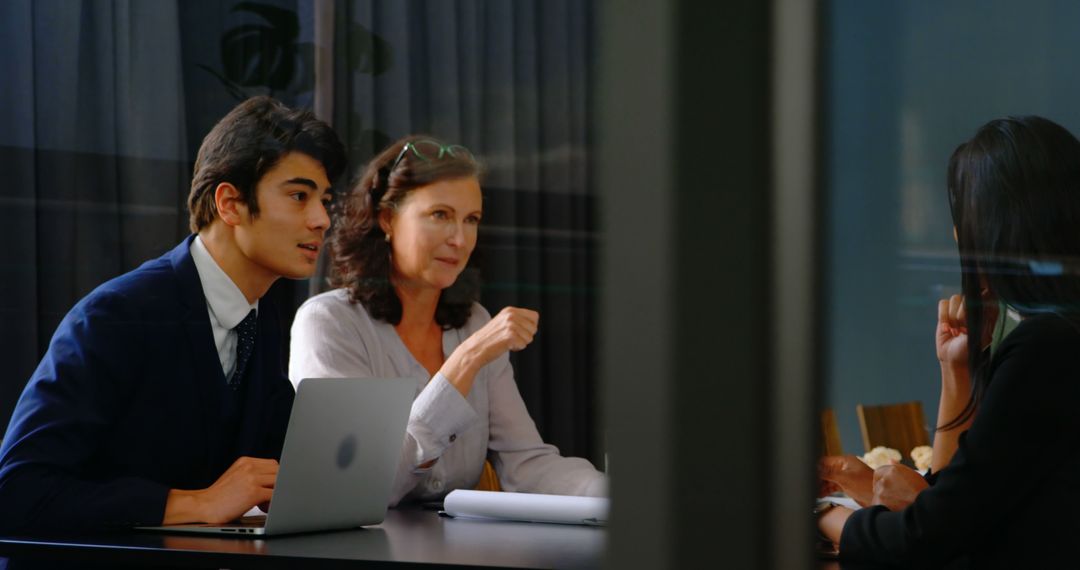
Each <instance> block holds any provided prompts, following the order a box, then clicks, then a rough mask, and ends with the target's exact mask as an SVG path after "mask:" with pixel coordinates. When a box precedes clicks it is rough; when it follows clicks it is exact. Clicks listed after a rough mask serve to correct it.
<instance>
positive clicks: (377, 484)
mask: <svg viewBox="0 0 1080 570" xmlns="http://www.w3.org/2000/svg"><path fill="white" fill-rule="evenodd" d="M415 395H416V383H415V382H413V381H410V380H407V379H402V378H392V379H386V378H307V379H304V380H301V381H300V386H299V388H298V390H297V392H296V400H295V401H294V403H293V408H292V414H291V415H290V417H289V427H288V431H287V432H286V434H285V445H284V447H283V448H282V450H281V465H280V466H279V467H278V475H277V482H276V483H275V485H274V494H273V498H272V499H271V501H270V504H271V506H270V512H269V513H268V514H267V515H266V516H265V517H261V516H260V517H244V519H241V520H240V521H236V522H233V523H228V524H224V525H215V524H182V525H167V526H155V527H140V528H142V529H146V530H160V531H168V532H195V533H203V534H206V533H210V534H222V535H231V536H268V535H275V534H287V533H295V532H308V531H316V530H333V529H343V528H354V527H358V526H363V525H371V524H378V523H380V522H382V520H383V517H385V516H386V508H387V504H388V503H389V500H390V492H391V488H392V486H393V483H394V474H395V472H396V471H397V465H398V460H399V459H400V457H401V448H402V443H403V442H404V441H405V426H406V424H407V423H408V420H409V410H410V409H411V408H412V401H413V397H414V396H415Z"/></svg>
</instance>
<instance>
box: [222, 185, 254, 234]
mask: <svg viewBox="0 0 1080 570" xmlns="http://www.w3.org/2000/svg"><path fill="white" fill-rule="evenodd" d="M214 206H215V207H216V208H217V213H218V217H220V218H221V221H223V222H225V224H226V225H229V226H238V225H240V224H242V223H243V222H245V221H246V220H247V219H248V217H249V215H248V214H249V212H248V207H247V202H245V201H244V197H243V196H241V195H240V190H239V189H237V188H236V186H233V185H232V184H229V183H228V182H222V183H221V184H218V185H217V188H214Z"/></svg>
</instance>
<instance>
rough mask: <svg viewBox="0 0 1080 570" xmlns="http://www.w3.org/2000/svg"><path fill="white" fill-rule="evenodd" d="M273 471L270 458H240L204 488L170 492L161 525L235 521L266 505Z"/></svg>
mask: <svg viewBox="0 0 1080 570" xmlns="http://www.w3.org/2000/svg"><path fill="white" fill-rule="evenodd" d="M277 472H278V462H277V461H275V460H273V459H258V458H255V457H241V458H240V459H237V460H236V462H235V463H233V464H232V466H231V467H229V469H228V470H226V471H225V473H223V474H222V475H221V477H218V480H217V481H214V484H213V485H210V486H209V487H207V488H206V489H202V490H198V491H183V490H180V489H172V490H170V491H169V497H168V499H167V500H166V502H165V519H164V521H162V524H182V523H191V522H207V523H215V524H220V523H227V522H229V521H231V520H235V519H236V518H238V517H240V516H241V515H243V514H244V513H246V512H247V511H248V510H250V509H251V507H253V506H255V505H261V504H264V503H265V504H267V505H268V504H269V501H270V497H271V495H273V493H274V482H275V481H276V480H277Z"/></svg>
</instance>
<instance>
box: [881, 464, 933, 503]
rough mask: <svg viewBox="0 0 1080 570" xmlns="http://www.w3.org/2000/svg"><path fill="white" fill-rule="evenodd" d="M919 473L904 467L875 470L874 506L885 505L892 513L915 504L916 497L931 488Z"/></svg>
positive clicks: (889, 466) (885, 467)
mask: <svg viewBox="0 0 1080 570" xmlns="http://www.w3.org/2000/svg"><path fill="white" fill-rule="evenodd" d="M929 486H930V485H929V483H927V482H926V479H923V476H922V475H919V472H918V471H915V470H914V469H911V468H910V467H906V466H904V465H885V466H883V467H878V468H877V469H875V470H874V497H873V499H872V501H871V504H873V505H885V508H887V509H889V510H890V511H901V510H904V509H905V508H907V506H908V505H910V504H911V503H913V502H915V497H916V496H918V494H919V493H921V492H922V490H923V489H925V488H927V487H929Z"/></svg>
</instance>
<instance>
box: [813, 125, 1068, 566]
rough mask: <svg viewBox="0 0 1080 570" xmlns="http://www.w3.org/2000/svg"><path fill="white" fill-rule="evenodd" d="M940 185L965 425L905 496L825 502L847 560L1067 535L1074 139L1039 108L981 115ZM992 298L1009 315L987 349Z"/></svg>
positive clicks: (947, 560)
mask: <svg viewBox="0 0 1080 570" xmlns="http://www.w3.org/2000/svg"><path fill="white" fill-rule="evenodd" d="M948 190H949V192H948V193H949V204H950V207H951V210H952V217H953V223H954V225H955V228H956V234H957V236H956V237H957V244H958V247H959V252H960V259H961V268H962V272H963V274H962V288H963V292H964V299H965V301H964V302H965V305H966V321H967V332H968V334H967V338H968V358H969V365H968V370H970V371H971V386H972V391H971V397H970V399H969V401H968V402H967V406H966V407H965V408H964V409H963V411H962V412H961V414H960V415H959V416H958V417H956V418H955V420H954V421H953V422H951V423H952V424H954V425H962V424H964V423H966V422H968V421H969V420H970V421H971V427H970V429H968V430H967V431H966V432H965V433H963V434H962V435H961V436H960V438H959V444H958V448H957V450H956V453H955V454H954V455H953V457H952V460H951V461H950V462H949V464H948V465H947V466H946V467H945V469H943V470H942V471H941V472H940V473H938V474H937V479H936V482H935V484H934V485H933V486H932V487H930V488H928V489H925V490H924V491H922V492H921V493H919V494H918V496H917V497H916V498H915V500H914V502H913V503H912V504H911V505H909V506H908V507H906V508H904V509H903V510H901V511H897V512H892V511H889V510H887V509H886V508H885V507H883V506H873V507H868V508H865V509H862V510H859V511H851V510H848V509H844V508H834V509H831V510H830V511H827V512H826V513H825V514H824V515H822V516H821V518H820V519H819V528H820V530H821V531H822V532H823V533H824V534H825V535H826V536H828V537H829V538H830V539H832V540H833V541H835V542H838V543H839V546H840V556H841V558H842V559H843V560H845V561H851V562H872V563H882V564H888V565H899V566H903V567H911V568H936V567H942V566H945V565H949V567H956V566H960V567H965V566H966V567H970V568H1041V567H1047V566H1048V565H1056V564H1059V563H1060V562H1061V561H1064V560H1069V559H1074V558H1075V555H1074V548H1073V544H1074V543H1075V542H1076V541H1077V539H1078V538H1080V518H1077V516H1076V513H1077V512H1080V454H1077V453H1076V450H1077V449H1080V419H1077V417H1076V410H1077V408H1078V406H1080V142H1078V141H1077V140H1076V138H1075V137H1073V136H1072V135H1071V134H1070V133H1069V132H1068V131H1066V130H1065V129H1063V128H1062V127H1060V126H1058V125H1056V124H1054V123H1052V122H1051V121H1048V120H1046V119H1042V118H1039V117H1019V118H1008V119H1001V120H996V121H991V122H990V123H988V124H986V125H985V126H983V127H982V128H981V129H979V131H978V132H977V133H976V135H975V136H974V137H973V138H972V139H971V140H970V141H968V142H966V143H964V144H962V145H960V147H958V148H957V149H956V151H955V152H954V153H953V155H952V158H951V159H950V162H949V170H948ZM999 301H1000V302H1002V303H1004V304H1005V305H1007V306H1009V307H1012V308H1013V309H1015V310H1016V311H1017V312H1019V314H1020V315H1021V317H1022V321H1021V323H1020V324H1019V325H1018V326H1017V328H1016V329H1015V330H1014V331H1012V332H1011V333H1010V334H1009V335H1008V337H1006V338H1005V340H1004V341H1003V342H1002V343H1001V345H1000V346H999V347H998V348H997V350H995V351H994V353H993V355H992V358H991V355H990V351H989V350H986V349H985V348H984V339H985V338H986V335H985V332H984V331H985V330H986V329H987V328H988V327H990V326H992V323H990V322H987V321H988V318H987V315H988V313H989V311H987V310H985V308H984V307H985V306H986V304H988V303H993V304H997V303H998V302H999ZM944 427H951V426H948V425H947V426H944Z"/></svg>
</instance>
